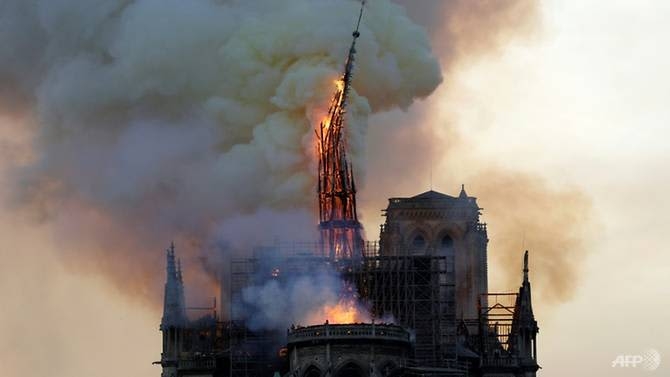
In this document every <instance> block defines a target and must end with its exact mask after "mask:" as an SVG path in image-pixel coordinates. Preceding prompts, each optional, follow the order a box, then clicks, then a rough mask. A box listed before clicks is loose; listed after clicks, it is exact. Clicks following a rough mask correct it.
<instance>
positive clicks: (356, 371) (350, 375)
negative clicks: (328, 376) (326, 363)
mask: <svg viewBox="0 0 670 377" xmlns="http://www.w3.org/2000/svg"><path fill="white" fill-rule="evenodd" d="M366 375H367V373H365V372H363V368H361V367H360V366H358V365H357V364H356V363H354V362H350V363H347V364H345V365H344V366H342V367H341V368H339V369H338V370H337V372H335V376H334V377H364V376H366Z"/></svg>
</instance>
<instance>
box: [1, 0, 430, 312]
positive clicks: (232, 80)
mask: <svg viewBox="0 0 670 377" xmlns="http://www.w3.org/2000/svg"><path fill="white" fill-rule="evenodd" d="M358 7H359V2H358V1H353V0H351V1H328V0H322V1H313V0H286V1H281V2H277V1H274V0H272V1H270V0H257V1H244V2H242V1H230V2H222V1H217V0H196V1H182V0H136V1H128V0H96V1H94V2H91V1H90V0H50V1H39V0H31V1H25V0H8V1H3V2H2V4H0V42H2V45H3V47H4V48H3V49H2V50H1V51H0V78H2V80H1V81H0V101H2V102H1V103H2V106H0V111H2V112H3V114H9V110H8V109H12V112H19V113H20V115H21V117H23V118H25V119H26V120H25V121H24V122H16V123H13V124H12V125H11V127H12V130H11V131H9V132H10V133H11V132H14V133H23V132H28V133H29V135H30V137H29V144H28V145H30V156H29V157H30V158H16V159H15V160H13V161H11V162H9V164H10V165H12V169H10V172H9V173H8V174H9V175H8V177H7V181H12V182H15V183H16V184H15V188H14V195H13V196H11V197H10V198H9V204H10V206H11V207H12V209H13V210H15V211H18V213H20V214H22V215H23V216H22V217H20V218H21V219H22V220H21V221H29V222H33V221H36V220H37V221H40V222H43V223H47V224H49V227H50V229H51V232H52V234H53V236H54V243H55V244H56V245H57V247H58V248H59V249H61V250H63V256H64V261H65V262H66V263H67V265H68V266H69V267H70V268H72V269H73V270H76V271H78V272H83V273H94V274H97V273H103V274H105V276H107V277H109V278H111V279H112V280H113V281H115V282H116V283H117V284H118V286H119V289H121V290H123V291H125V292H128V293H131V294H135V295H139V296H140V297H143V298H145V299H147V298H148V299H151V300H154V301H157V300H158V299H160V298H159V296H158V295H157V294H156V293H157V292H159V289H157V288H158V287H159V286H160V284H161V283H162V280H163V271H162V266H163V263H164V262H163V258H164V255H163V253H162V248H163V247H164V246H166V245H167V244H168V243H169V241H170V240H171V239H174V240H175V241H176V242H177V246H178V254H179V255H180V256H181V257H182V258H183V263H184V267H185V270H186V273H185V279H186V280H187V285H189V286H196V287H198V289H197V290H195V291H196V292H197V293H196V295H202V296H203V297H196V299H203V298H204V296H206V295H207V294H208V293H205V292H208V291H210V288H211V287H213V286H215V284H216V281H217V280H218V279H219V278H220V277H221V276H220V274H221V273H223V271H221V268H220V264H222V263H223V262H224V261H225V260H226V257H225V255H226V254H230V253H233V254H234V253H239V250H244V249H245V248H247V247H248V246H249V244H251V243H253V244H259V243H264V242H272V241H274V240H275V239H276V238H277V237H280V238H281V237H286V238H284V239H287V238H288V237H291V238H294V237H295V238H307V239H310V238H312V237H313V228H314V226H313V224H314V223H315V221H314V220H315V219H314V218H313V216H314V215H313V212H314V211H313V208H315V204H316V203H315V200H316V199H315V195H314V186H315V173H316V166H315V158H314V157H315V156H314V154H315V150H314V134H313V125H314V124H317V123H318V121H319V120H320V117H321V116H322V114H323V112H324V110H325V109H326V107H327V103H328V101H329V100H330V96H331V95H332V93H333V90H334V83H333V82H334V80H335V78H337V76H338V75H339V74H340V73H341V70H342V67H343V64H344V60H345V57H346V53H347V51H348V47H349V44H350V42H351V32H352V29H353V26H354V24H355V21H356V17H357V15H358ZM358 50H359V51H360V53H359V54H358V56H357V58H358V60H357V65H356V72H355V74H356V76H355V79H354V83H353V86H354V88H353V92H352V94H351V100H350V106H349V109H348V110H349V111H348V117H349V123H348V144H349V147H350V149H351V156H352V158H353V160H354V163H355V165H356V168H357V174H358V175H359V178H360V179H359V181H362V180H363V177H364V175H365V172H364V166H365V164H364V163H363V161H364V149H365V140H366V134H367V118H368V116H369V115H370V114H373V113H377V112H380V111H383V110H388V109H392V108H396V107H401V108H407V107H408V106H410V105H411V104H412V103H413V101H414V100H415V99H416V98H421V97H425V96H427V95H429V94H430V93H431V92H432V91H433V90H434V89H435V88H436V86H437V85H438V84H439V83H440V82H441V73H440V69H439V64H438V62H437V60H436V59H435V57H434V56H433V55H432V52H431V47H430V44H429V41H428V38H427V36H426V34H425V31H424V30H423V29H422V28H421V27H419V26H417V25H416V24H414V23H413V22H412V21H410V19H409V18H408V17H407V16H406V15H405V13H404V10H403V9H402V8H401V7H399V6H397V5H394V4H392V3H390V2H388V1H386V0H377V1H370V2H368V5H367V10H366V14H365V17H364V19H363V24H362V26H361V38H360V39H359V42H358ZM12 116H13V115H12ZM306 224H309V226H307V225H306ZM289 229H290V230H289ZM247 249H248V248H247ZM203 271H204V272H206V273H207V274H202V273H201V272H203ZM203 276H204V277H203Z"/></svg>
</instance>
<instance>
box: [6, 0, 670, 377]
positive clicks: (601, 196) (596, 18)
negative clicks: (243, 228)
mask: <svg viewBox="0 0 670 377" xmlns="http://www.w3.org/2000/svg"><path fill="white" fill-rule="evenodd" d="M541 19H542V20H541V25H542V26H541V30H540V31H538V32H537V34H534V35H533V36H531V37H529V38H519V39H515V40H514V41H513V42H510V43H508V44H506V45H505V46H503V47H502V48H501V49H499V51H497V52H495V53H491V54H488V55H485V56H484V57H483V58H481V59H477V60H476V61H472V62H470V63H469V64H467V65H461V66H459V68H458V71H457V73H456V74H453V75H450V77H451V79H450V81H449V82H448V83H446V84H448V85H443V87H441V88H440V89H438V91H437V92H436V93H435V94H434V95H433V96H432V97H431V98H430V99H428V100H426V101H424V102H423V103H420V104H417V105H415V106H414V107H413V108H412V109H411V111H412V112H413V113H417V112H418V113H422V114H424V117H425V119H426V125H425V126H426V127H432V129H433V130H436V132H438V133H439V132H441V131H440V121H441V120H442V119H446V118H449V119H457V120H456V121H454V124H453V125H454V126H455V127H456V129H457V130H458V134H459V135H460V137H461V138H463V139H464V142H463V143H461V144H460V145H461V147H460V148H465V147H464V146H467V148H468V150H467V153H465V152H464V153H463V156H464V161H456V162H455V161H453V160H445V159H444V158H442V157H443V156H441V155H440V153H439V150H440V149H439V148H437V151H435V152H434V155H435V162H434V173H433V185H434V187H435V188H436V189H438V190H441V191H445V192H448V193H456V192H457V190H458V187H459V184H460V183H461V181H464V180H466V177H467V175H466V174H462V176H463V177H464V178H462V179H461V180H458V181H450V180H447V179H446V178H445V177H446V176H447V175H446V174H444V175H443V174H442V173H441V171H445V170H448V169H450V170H452V171H456V173H451V174H449V177H453V176H454V174H455V175H456V176H458V175H459V174H458V172H459V171H460V172H463V171H466V170H467V166H468V165H467V162H468V160H476V161H477V163H478V164H481V163H482V161H484V162H486V161H491V162H495V163H496V164H502V165H503V166H506V167H511V168H514V169H517V170H520V171H527V172H531V173H536V174H539V175H541V176H542V177H544V179H546V180H548V181H549V182H551V184H552V185H556V186H557V187H563V186H576V187H578V188H580V189H581V190H582V191H583V192H584V193H585V194H586V195H588V197H589V198H590V199H591V200H592V203H593V212H594V213H593V215H594V216H593V217H594V219H593V229H592V235H593V246H592V247H593V251H592V253H590V254H589V255H588V256H587V257H585V258H584V260H581V261H578V262H579V263H580V264H582V269H581V275H582V279H581V281H580V283H579V287H578V290H577V291H576V293H575V295H574V297H573V298H572V299H571V300H570V301H568V302H566V303H563V304H551V305H549V304H547V303H546V302H544V301H543V298H542V297H541V296H538V295H536V296H535V297H534V304H535V307H536V316H537V319H538V320H539V325H540V335H539V339H540V344H539V347H538V353H539V361H540V364H541V365H542V367H543V370H542V371H541V372H540V375H542V376H563V375H571V376H631V377H632V376H644V375H649V376H667V375H668V372H670V324H669V323H668V319H669V318H670V303H669V302H668V300H669V298H670V292H669V289H668V284H667V283H668V280H669V279H668V276H670V255H669V252H670V250H668V247H667V242H666V240H665V234H666V233H667V230H668V225H670V218H669V217H670V197H669V196H668V195H667V192H668V191H670V172H669V170H668V164H669V163H670V156H669V151H668V147H667V146H666V143H667V141H666V139H667V138H668V137H669V136H670V132H669V131H668V127H670V107H669V106H668V103H670V73H668V71H667V67H669V66H670V54H669V53H668V52H667V46H668V45H670V43H669V42H670V41H669V39H670V24H668V22H667V20H668V19H670V3H667V2H663V1H638V2H633V1H570V2H569V1H561V0H555V1H548V0H547V1H543V2H542V7H541ZM437 37H439V36H437ZM437 37H436V36H434V38H437ZM454 115H456V116H454ZM378 119H381V118H378ZM373 120H374V119H373ZM14 121H15V120H14V119H8V118H3V117H0V136H2V137H3V138H9V137H11V138H17V137H20V135H15V134H14V133H10V132H8V131H7V130H8V129H9V127H8V123H9V122H14ZM371 127H373V130H372V132H373V133H374V127H375V124H372V125H371ZM445 137H447V138H448V135H445ZM450 156H452V154H450ZM426 176H427V174H426ZM372 178H374V176H372ZM372 178H371V179H372ZM452 179H455V178H452ZM466 183H467V182H466ZM3 186H5V185H3ZM427 186H428V178H426V180H425V181H424V182H415V189H413V190H412V191H411V192H399V193H398V195H408V194H412V193H415V192H419V191H423V190H425V189H426V188H427ZM3 191H4V190H3ZM0 193H2V194H4V192H0ZM470 194H473V195H475V196H477V192H470ZM480 199H485V198H480ZM384 205H385V203H384V199H383V198H382V199H381V200H380V202H379V203H378V204H377V203H373V204H371V205H370V208H374V207H375V206H376V208H377V209H378V208H381V207H383V206H384ZM560 205H561V203H556V206H560ZM366 210H367V212H366V213H364V215H365V218H366V221H367V223H366V224H367V225H368V228H374V226H375V225H376V224H377V223H378V222H379V218H378V215H377V212H376V209H374V210H373V209H368V208H367V207H366ZM12 216H13V214H12V212H11V211H6V212H3V213H2V214H0V225H2V226H0V238H1V239H2V241H3V242H2V247H0V298H1V299H2V300H3V303H2V304H1V305H0V375H2V376H28V377H30V376H44V375H50V376H68V377H75V376H101V377H106V376H110V377H111V376H119V375H129V376H146V377H148V376H156V375H158V374H159V373H160V372H159V367H156V366H152V365H151V362H152V361H155V360H158V359H159V357H160V333H159V332H158V322H159V320H160V312H159V308H155V307H147V306H145V305H144V304H143V303H140V302H136V301H133V300H132V299H129V298H128V296H127V295H125V294H123V293H122V292H118V291H116V290H115V288H113V287H112V286H111V285H109V283H108V282H107V281H106V280H103V279H102V278H100V277H97V276H94V275H83V276H79V275H73V274H71V271H69V270H67V266H62V265H61V264H60V261H59V259H58V258H57V257H56V251H57V249H58V242H55V240H54V239H53V237H52V235H51V234H50V233H49V229H48V228H46V227H35V228H30V229H28V228H25V227H21V226H16V225H14V223H15V221H14V219H13V217H12ZM484 220H486V212H485V214H484ZM491 232H492V233H494V232H495V230H494V229H492V230H491ZM160 246H162V245H157V248H160ZM526 246H527V247H529V248H530V249H531V252H532V247H533V245H532V244H531V245H526ZM58 251H59V252H62V251H61V250H58ZM490 253H491V254H495V249H493V248H492V249H491V250H490ZM531 258H532V254H531ZM157 268H161V269H162V268H163V267H162V266H157ZM490 273H491V275H492V281H493V282H494V284H495V281H496V267H495V265H491V266H490ZM533 274H534V271H531V279H533ZM495 288H496V289H501V288H505V287H497V286H496V287H495ZM507 288H510V289H516V287H507ZM157 294H158V293H157ZM647 348H655V349H657V350H658V351H659V352H660V353H661V355H662V356H663V357H664V361H663V363H662V364H661V368H660V369H659V370H657V371H655V372H644V371H639V370H631V369H613V368H612V367H611V363H612V361H613V360H614V359H615V358H616V357H617V356H618V355H619V354H636V353H640V352H641V351H643V350H644V349H647Z"/></svg>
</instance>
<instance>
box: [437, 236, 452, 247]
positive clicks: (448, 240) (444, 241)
mask: <svg viewBox="0 0 670 377" xmlns="http://www.w3.org/2000/svg"><path fill="white" fill-rule="evenodd" d="M440 246H442V248H443V249H451V248H453V247H454V240H452V239H451V237H449V235H448V234H445V235H444V237H442V241H441V242H440Z"/></svg>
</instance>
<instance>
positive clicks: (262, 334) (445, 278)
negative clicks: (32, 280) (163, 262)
mask: <svg viewBox="0 0 670 377" xmlns="http://www.w3.org/2000/svg"><path fill="white" fill-rule="evenodd" d="M362 15H363V8H361V13H360V15H359V21H358V25H360V19H361V17H362ZM359 35H360V33H359V28H358V26H357V27H356V30H355V31H354V33H353V42H352V44H351V47H350V49H349V54H348V56H347V59H346V63H345V69H344V73H343V75H342V76H341V78H340V80H338V82H337V85H336V87H337V89H336V91H335V94H334V95H333V97H332V100H331V104H330V107H329V111H328V115H327V116H326V117H325V118H324V119H323V120H322V122H321V124H320V126H319V127H317V129H316V136H317V140H316V152H317V155H318V167H319V170H318V175H317V176H318V179H317V181H318V182H317V185H316V186H317V193H318V195H317V197H318V202H319V223H318V224H315V225H316V226H317V228H318V230H319V233H320V240H319V241H317V242H314V243H299V242H291V243H290V244H288V245H282V244H274V245H259V247H257V248H255V249H254V250H253V251H250V252H249V253H247V255H248V257H246V258H238V259H233V260H231V262H230V266H229V268H228V273H227V275H226V277H225V279H223V280H222V281H221V290H222V291H226V292H229V293H230V295H229V297H228V302H226V303H224V306H225V307H228V308H230V312H229V313H225V315H222V314H221V313H219V314H217V313H216V310H215V309H214V308H212V312H211V313H210V314H207V315H204V316H201V317H199V318H196V319H193V318H192V316H189V315H188V314H189V313H187V308H186V305H185V299H184V284H183V280H182V270H181V266H180V264H179V261H178V259H177V258H176V252H175V247H174V245H172V246H171V247H170V248H169V249H168V251H167V281H166V283H165V298H164V311H163V318H162V321H161V325H160V330H161V332H162V334H163V351H162V353H161V358H160V361H157V362H156V364H159V365H160V366H161V367H162V374H161V377H186V376H191V377H196V376H197V377H391V376H398V377H400V376H426V377H429V376H430V377H442V376H444V377H447V376H461V377H465V376H477V377H533V376H535V375H536V372H537V370H538V369H539V365H538V363H537V345H536V341H537V334H538V326H537V322H536V320H535V317H534V315H533V308H532V304H531V289H530V279H529V271H528V252H527V251H526V253H525V254H524V255H523V269H520V272H522V273H523V275H522V278H521V279H520V280H521V286H520V288H519V290H518V292H503V293H492V292H489V290H488V262H487V260H488V258H487V246H488V236H487V228H486V224H485V223H482V222H481V221H480V216H481V208H480V207H479V206H478V205H477V199H476V198H475V197H472V196H469V195H468V194H467V193H466V191H465V187H463V186H462V187H461V190H460V193H459V194H458V195H457V196H450V195H446V194H443V193H439V192H436V191H432V190H431V191H428V192H424V193H422V194H419V195H416V196H412V197H409V198H391V199H389V203H388V207H387V208H386V209H385V210H384V211H383V214H384V216H385V217H386V221H385V223H384V224H383V225H382V226H381V231H380V238H379V240H378V241H373V242H369V241H365V240H364V239H363V236H362V234H363V232H362V226H361V224H360V223H359V221H358V215H357V208H356V184H355V181H354V174H353V166H352V164H350V162H349V160H348V159H347V156H346V152H347V151H346V145H345V143H344V141H343V140H344V135H345V132H344V127H345V124H346V105H347V99H348V93H349V90H350V88H351V83H352V77H353V68H354V58H355V53H356V40H357V39H358V37H359ZM520 259H521V255H520ZM520 265H521V263H520ZM321 271H323V275H322V276H323V277H324V278H325V276H326V275H328V276H331V275H336V276H337V279H339V280H340V281H341V282H342V284H343V286H346V287H347V288H348V289H347V290H346V294H347V295H349V296H351V297H355V299H356V300H357V301H359V302H363V303H365V311H366V312H367V313H365V314H366V316H365V318H367V319H366V320H353V319H344V320H338V321H332V319H331V318H322V319H319V320H318V322H316V323H309V324H304V325H307V326H304V325H303V324H290V323H289V321H290V319H289V318H288V317H287V318H285V319H286V321H285V322H286V326H285V328H283V329H280V330H278V329H276V328H272V327H271V326H262V325H263V323H259V320H258V319H257V318H255V317H254V316H253V314H254V313H253V312H250V311H249V310H248V309H247V310H244V305H243V300H242V298H243V296H245V292H247V289H248V288H249V287H253V286H258V285H259V284H261V285H262V284H268V283H271V284H273V286H275V287H281V286H285V285H286V284H288V282H290V281H292V280H293V279H295V278H296V277H300V276H306V275H310V274H311V275H314V274H315V272H321ZM317 275H318V274H317ZM317 280H318V276H317ZM320 283H321V282H319V281H316V282H315V283H314V284H316V285H318V284H320ZM273 299H278V300H282V299H285V300H288V297H273ZM306 299H313V300H314V302H319V300H318V297H311V298H310V297H307V298H306ZM308 309H309V308H308ZM279 314H280V315H281V314H282V313H279ZM260 322H263V320H262V319H261V320H260Z"/></svg>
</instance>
